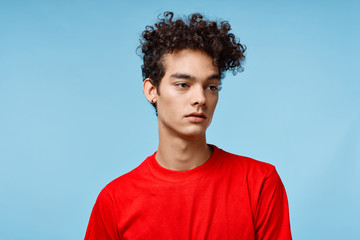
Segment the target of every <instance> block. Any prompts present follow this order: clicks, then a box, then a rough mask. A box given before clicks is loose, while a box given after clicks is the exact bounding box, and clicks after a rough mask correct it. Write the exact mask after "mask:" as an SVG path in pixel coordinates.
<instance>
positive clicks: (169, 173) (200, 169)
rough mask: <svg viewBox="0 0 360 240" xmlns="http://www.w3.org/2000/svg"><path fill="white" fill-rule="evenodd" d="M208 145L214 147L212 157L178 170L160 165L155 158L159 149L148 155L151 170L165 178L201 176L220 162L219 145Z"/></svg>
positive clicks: (157, 175)
mask: <svg viewBox="0 0 360 240" xmlns="http://www.w3.org/2000/svg"><path fill="white" fill-rule="evenodd" d="M208 145H209V146H210V147H211V148H212V149H213V152H212V154H211V156H210V158H209V159H208V160H207V161H206V162H204V163H203V164H201V165H200V166H197V167H195V168H193V169H190V170H185V171H177V170H171V169H167V168H164V167H162V166H160V164H159V163H158V162H157V161H156V158H155V155H156V153H157V151H156V152H155V153H154V154H153V155H151V156H149V157H148V161H147V162H148V165H149V168H150V170H151V172H152V173H153V174H154V175H155V176H156V177H159V178H161V179H163V180H168V181H185V180H189V179H193V178H197V177H201V176H203V175H204V174H206V173H207V172H208V171H210V170H211V169H213V167H214V166H215V165H216V163H218V162H219V161H218V160H219V158H218V155H219V152H220V149H219V148H218V147H216V146H215V145H212V144H208Z"/></svg>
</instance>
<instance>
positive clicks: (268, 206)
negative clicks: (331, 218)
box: [85, 12, 291, 240]
mask: <svg viewBox="0 0 360 240" xmlns="http://www.w3.org/2000/svg"><path fill="white" fill-rule="evenodd" d="M229 31H230V25H229V24H228V23H227V22H221V23H216V22H211V21H207V20H203V17H202V15H200V14H193V15H190V16H189V18H188V19H187V20H182V19H178V20H173V13H171V12H166V13H165V14H164V18H163V19H159V22H158V23H156V24H155V27H151V26H148V27H147V28H146V30H145V31H144V32H143V35H142V36H143V40H142V48H141V49H142V52H143V60H144V65H143V66H142V70H143V76H144V83H143V87H144V93H145V96H146V98H147V100H148V101H149V102H150V103H152V104H153V106H154V107H155V109H156V113H157V115H158V127H159V146H158V150H157V152H155V153H154V154H153V155H152V156H150V157H148V158H147V159H146V160H145V161H144V162H143V163H142V164H141V165H140V166H139V167H137V168H136V169H134V170H133V171H131V172H129V173H127V174H125V175H123V176H121V177H119V178H117V179H115V180H114V181H112V182H111V183H109V184H108V185H107V186H106V187H105V188H104V189H103V190H102V191H101V193H100V194H99V196H98V199H97V201H96V203H95V206H94V208H93V211H92V213H91V217H90V221H89V225H88V228H87V232H86V236H85V239H86V240H90V239H131V240H135V239H166V240H169V239H183V240H185V239H246V240H251V239H262V240H267V239H284V240H285V239H291V233H290V223H289V212H288V203H287V197H286V193H285V189H284V186H283V184H282V182H281V180H280V178H279V176H278V174H277V172H276V170H275V168H274V167H273V166H272V165H270V164H267V163H263V162H259V161H256V160H253V159H250V158H247V157H242V156H237V155H234V154H230V153H228V152H225V151H223V150H221V149H220V148H218V147H216V146H214V145H208V144H207V143H206V129H207V128H208V126H209V125H210V123H211V119H212V116H213V114H214V111H215V108H216V104H217V101H218V94H219V88H220V81H221V78H222V73H223V72H224V71H226V70H233V71H239V70H241V69H242V68H241V63H242V61H243V60H244V51H245V47H244V46H243V45H241V44H240V43H239V42H237V41H236V40H235V37H234V35H233V34H231V33H229Z"/></svg>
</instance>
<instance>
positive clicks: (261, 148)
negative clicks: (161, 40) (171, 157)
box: [0, 0, 360, 240]
mask: <svg viewBox="0 0 360 240" xmlns="http://www.w3.org/2000/svg"><path fill="white" fill-rule="evenodd" d="M165 10H172V11H174V12H175V13H176V14H177V16H183V15H184V14H189V13H192V12H202V13H204V14H206V15H207V16H208V17H209V18H211V19H214V18H215V19H219V20H228V21H229V22H230V24H231V25H232V28H233V30H232V32H233V33H235V34H236V35H237V37H238V38H240V40H241V42H243V43H244V44H245V45H246V46H247V48H248V50H247V60H246V64H245V71H244V72H243V73H240V74H238V75H236V76H233V75H232V74H231V73H228V74H227V77H226V78H225V79H224V81H223V89H222V91H221V92H220V100H219V104H218V108H217V110H216V112H215V116H214V119H213V123H212V125H211V126H210V128H209V130H208V134H207V136H208V141H209V143H213V144H216V145H217V146H219V147H221V148H223V149H224V150H227V151H230V152H233V153H237V154H240V155H246V156H249V157H253V158H256V159H258V160H261V161H265V162H268V163H271V164H273V165H275V166H276V168H277V170H278V172H279V174H280V176H281V178H282V180H283V182H284V185H285V187H286V190H287V194H288V198H289V204H290V217H291V227H292V233H293V237H294V239H358V238H357V237H358V236H359V235H360V228H359V223H360V207H359V202H360V192H359V190H360V181H359V179H360V178H359V171H360V108H359V106H360V77H359V68H360V63H359V56H360V48H359V43H360V28H359V26H360V17H359V16H360V15H359V12H360V4H359V2H358V1H331V0H329V1H240V0H238V1H229V0H221V1H209V0H208V1H205V0H199V1H189V0H183V1H165V0H163V1H161V0H152V1H136V0H133V1H120V0H117V1H116V0H109V1H94V0H93V1H90V0H89V1H85V0H74V1H51V0H48V1H45V0H44V1H36V0H33V1H25V0H23V1H20V0H19V1H10V0H9V1H4V0H0V161H1V162H0V163H1V165H0V187H1V188H0V239H4V240H5V239H6V240H7V239H14V240H15V239H36V240H41V239H44V240H45V239H46V240H48V239H59V240H60V239H61V240H62V239H67V240H71V239H82V238H83V237H84V234H85V230H86V227H87V223H88V219H89V216H90V212H91V209H92V207H93V204H94V202H95V200H96V197H97V195H98V193H99V192H100V190H101V189H102V188H103V187H104V186H105V185H106V184H107V183H108V182H109V181H111V180H112V179H114V178H116V177H118V176H120V175H122V174H124V173H126V172H128V171H130V170H131V169H133V168H135V167H136V166H137V165H139V164H140V163H141V162H142V161H143V160H144V159H145V157H147V156H148V155H150V154H152V153H153V152H154V151H155V150H156V148H157V143H158V142H157V137H158V136H157V120H156V116H155V114H154V111H153V109H152V107H151V106H150V104H149V103H148V102H147V101H146V100H145V97H144V95H143V91H142V76H141V70H140V67H141V59H140V57H139V56H137V55H136V53H135V50H136V48H137V46H138V44H139V36H140V34H141V32H142V31H143V30H144V27H145V25H148V24H153V23H154V22H155V21H156V17H157V15H158V14H160V13H162V12H163V11H165Z"/></svg>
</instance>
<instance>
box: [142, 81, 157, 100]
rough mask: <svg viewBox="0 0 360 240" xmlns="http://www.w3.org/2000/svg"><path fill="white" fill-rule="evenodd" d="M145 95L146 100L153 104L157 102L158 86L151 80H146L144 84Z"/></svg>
mask: <svg viewBox="0 0 360 240" xmlns="http://www.w3.org/2000/svg"><path fill="white" fill-rule="evenodd" d="M143 88H144V94H145V97H146V99H147V100H148V101H149V102H151V103H155V102H156V97H157V91H156V86H155V85H154V84H153V83H152V80H151V78H146V79H145V80H144V82H143Z"/></svg>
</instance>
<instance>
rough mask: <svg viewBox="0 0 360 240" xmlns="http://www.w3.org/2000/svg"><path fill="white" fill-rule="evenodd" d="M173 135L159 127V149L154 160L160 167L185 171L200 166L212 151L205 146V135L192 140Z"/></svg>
mask: <svg viewBox="0 0 360 240" xmlns="http://www.w3.org/2000/svg"><path fill="white" fill-rule="evenodd" d="M166 132H167V133H166ZM174 135H176V134H169V132H168V131H167V129H164V128H162V127H161V125H159V147H158V151H157V153H156V155H155V158H156V160H157V162H158V163H159V164H160V166H162V167H164V168H167V169H170V170H175V171H186V170H190V169H193V168H196V167H198V166H200V165H202V164H203V163H205V162H206V161H207V160H208V159H209V158H210V156H211V154H212V149H211V147H209V146H208V145H207V144H206V137H205V134H204V135H203V136H200V137H197V138H192V139H187V138H183V137H180V136H174Z"/></svg>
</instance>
